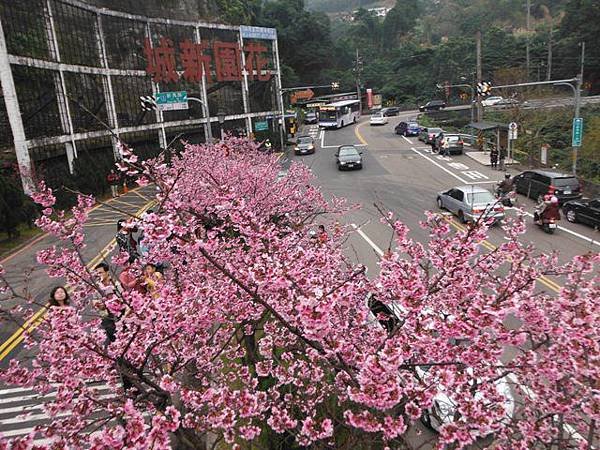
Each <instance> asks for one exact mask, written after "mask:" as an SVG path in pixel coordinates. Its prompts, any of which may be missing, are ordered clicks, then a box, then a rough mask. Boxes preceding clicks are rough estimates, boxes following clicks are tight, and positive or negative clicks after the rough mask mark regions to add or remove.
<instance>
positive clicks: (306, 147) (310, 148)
mask: <svg viewBox="0 0 600 450" xmlns="http://www.w3.org/2000/svg"><path fill="white" fill-rule="evenodd" d="M314 152H315V140H314V139H313V138H312V137H311V136H298V140H297V141H296V146H295V147H294V153H296V155H305V154H307V153H314Z"/></svg>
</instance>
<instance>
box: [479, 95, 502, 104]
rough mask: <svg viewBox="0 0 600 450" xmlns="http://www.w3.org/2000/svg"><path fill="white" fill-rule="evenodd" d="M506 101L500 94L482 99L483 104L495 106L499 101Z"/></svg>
mask: <svg viewBox="0 0 600 450" xmlns="http://www.w3.org/2000/svg"><path fill="white" fill-rule="evenodd" d="M503 101H504V98H503V97H500V96H499V95H498V96H493V97H488V98H486V99H484V100H482V101H481V104H482V105H483V106H494V105H497V104H498V103H502V102H503Z"/></svg>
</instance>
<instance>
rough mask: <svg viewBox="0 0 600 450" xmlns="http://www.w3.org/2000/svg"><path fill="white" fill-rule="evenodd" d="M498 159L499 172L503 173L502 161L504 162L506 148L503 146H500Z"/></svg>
mask: <svg viewBox="0 0 600 450" xmlns="http://www.w3.org/2000/svg"><path fill="white" fill-rule="evenodd" d="M498 157H499V159H500V170H501V171H503V172H504V170H505V167H504V161H505V160H506V147H505V146H504V145H501V146H500V153H499V155H498Z"/></svg>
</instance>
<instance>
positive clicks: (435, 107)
mask: <svg viewBox="0 0 600 450" xmlns="http://www.w3.org/2000/svg"><path fill="white" fill-rule="evenodd" d="M445 107H446V102H445V101H444V100H431V101H429V102H427V103H425V104H424V105H422V106H419V111H439V110H440V109H443V108H445Z"/></svg>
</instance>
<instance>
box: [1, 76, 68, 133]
mask: <svg viewBox="0 0 600 450" xmlns="http://www.w3.org/2000/svg"><path fill="white" fill-rule="evenodd" d="M12 72H13V78H14V81H15V87H16V90H17V96H18V98H19V106H20V109H21V118H22V120H23V126H24V127H25V135H26V136H27V138H28V139H32V138H37V137H44V136H57V135H61V134H63V129H62V127H61V118H60V114H59V110H58V100H57V95H56V93H57V89H59V90H60V87H59V86H57V83H59V81H58V80H57V77H58V73H57V72H54V71H51V70H46V69H38V68H35V67H27V66H13V68H12Z"/></svg>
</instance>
